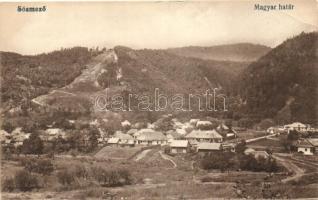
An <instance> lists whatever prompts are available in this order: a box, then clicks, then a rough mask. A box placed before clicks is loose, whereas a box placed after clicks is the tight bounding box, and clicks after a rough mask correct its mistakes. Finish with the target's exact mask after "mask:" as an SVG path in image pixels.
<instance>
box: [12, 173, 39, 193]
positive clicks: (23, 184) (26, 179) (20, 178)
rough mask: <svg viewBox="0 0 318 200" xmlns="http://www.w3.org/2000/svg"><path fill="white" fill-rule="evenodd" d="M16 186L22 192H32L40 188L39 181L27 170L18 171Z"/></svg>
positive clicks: (15, 178)
mask: <svg viewBox="0 0 318 200" xmlns="http://www.w3.org/2000/svg"><path fill="white" fill-rule="evenodd" d="M14 182H15V186H16V188H17V189H19V190H21V191H24V192H25V191H31V190H32V189H35V188H39V183H38V179H37V178H36V176H34V175H32V174H31V173H30V172H28V171H26V170H21V171H18V172H17V173H16V174H15V177H14Z"/></svg>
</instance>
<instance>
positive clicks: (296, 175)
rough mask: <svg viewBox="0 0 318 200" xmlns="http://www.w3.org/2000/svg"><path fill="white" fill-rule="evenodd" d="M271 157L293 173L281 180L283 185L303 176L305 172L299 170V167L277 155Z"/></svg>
mask: <svg viewBox="0 0 318 200" xmlns="http://www.w3.org/2000/svg"><path fill="white" fill-rule="evenodd" d="M273 157H274V158H275V159H276V160H277V161H278V162H279V163H281V164H282V165H283V166H284V167H286V169H288V170H289V171H291V172H293V173H294V174H293V175H292V176H290V177H287V178H285V179H283V180H282V182H283V183H287V182H289V181H292V180H297V179H299V178H300V177H302V176H303V175H304V174H305V171H304V170H303V169H301V168H300V167H298V166H297V165H295V164H294V163H293V162H292V161H290V160H289V159H288V158H283V157H281V156H278V155H273Z"/></svg>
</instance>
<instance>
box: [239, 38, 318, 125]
mask: <svg viewBox="0 0 318 200" xmlns="http://www.w3.org/2000/svg"><path fill="white" fill-rule="evenodd" d="M317 36H318V34H317V33H316V32H313V33H302V34H300V35H298V36H296V37H294V38H291V39H288V40H286V41H285V42H283V43H282V44H281V45H279V46H277V47H276V48H274V49H273V50H271V51H270V52H269V53H268V54H266V55H265V56H264V57H262V58H260V59H259V60H258V61H256V62H254V63H252V64H251V65H250V66H249V67H248V68H247V69H246V70H245V71H244V73H243V75H242V86H241V94H242V96H243V98H244V99H245V101H246V112H247V113H249V114H253V115H257V116H258V117H260V118H264V117H269V118H275V119H276V120H277V122H278V123H286V122H291V121H301V122H303V123H316V122H317V94H318V93H317V88H318V87H317V86H318V79H317V77H318V66H317V54H316V52H317Z"/></svg>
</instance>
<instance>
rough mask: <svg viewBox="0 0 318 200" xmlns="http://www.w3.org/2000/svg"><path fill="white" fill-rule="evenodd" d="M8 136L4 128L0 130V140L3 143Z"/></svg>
mask: <svg viewBox="0 0 318 200" xmlns="http://www.w3.org/2000/svg"><path fill="white" fill-rule="evenodd" d="M9 138H10V134H9V133H8V132H7V131H5V130H0V142H1V143H5V141H6V140H7V139H9Z"/></svg>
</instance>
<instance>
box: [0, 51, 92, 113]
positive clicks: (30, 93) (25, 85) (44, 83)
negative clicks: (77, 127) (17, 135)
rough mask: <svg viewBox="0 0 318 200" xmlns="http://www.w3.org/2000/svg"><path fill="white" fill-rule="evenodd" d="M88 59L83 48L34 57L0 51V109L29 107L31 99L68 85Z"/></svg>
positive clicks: (88, 54) (89, 56)
mask: <svg viewBox="0 0 318 200" xmlns="http://www.w3.org/2000/svg"><path fill="white" fill-rule="evenodd" d="M91 56H93V54H92V52H89V50H88V49H87V48H83V47H74V48H71V49H62V50H60V51H54V52H51V53H48V54H40V55H36V56H23V55H20V54H16V53H10V52H0V57H1V101H2V108H3V109H10V108H13V107H16V106H21V105H25V104H28V103H29V101H30V100H31V99H32V98H35V97H37V96H39V95H41V94H45V93H47V92H49V91H50V90H52V89H56V88H60V87H62V86H65V85H67V84H69V83H70V82H71V81H73V80H74V79H75V78H76V77H77V76H79V75H80V74H81V70H82V69H84V68H85V64H86V63H87V62H88V61H89V60H90V59H91ZM25 106H28V105H25Z"/></svg>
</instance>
